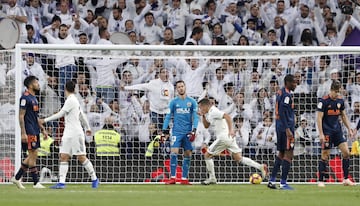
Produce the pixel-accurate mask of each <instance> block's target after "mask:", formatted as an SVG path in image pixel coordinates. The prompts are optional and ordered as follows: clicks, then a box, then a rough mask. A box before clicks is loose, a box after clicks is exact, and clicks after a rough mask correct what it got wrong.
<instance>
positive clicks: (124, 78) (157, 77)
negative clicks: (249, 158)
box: [0, 0, 360, 154]
mask: <svg viewBox="0 0 360 206" xmlns="http://www.w3.org/2000/svg"><path fill="white" fill-rule="evenodd" d="M1 2H2V3H1V6H0V8H1V13H0V15H1V16H6V17H7V18H11V19H13V20H15V21H16V22H17V23H18V24H19V26H20V31H21V32H20V40H19V41H20V42H22V43H29V44H30V43H31V44H46V43H49V44H52V43H58V44H113V42H116V41H118V40H119V39H116V34H117V33H118V32H122V33H125V34H126V35H128V37H129V39H130V40H131V42H133V43H134V44H160V45H229V46H231V45H263V46H280V45H281V46H340V45H342V43H343V42H344V40H345V38H346V37H347V36H348V35H350V34H351V32H352V31H353V30H354V29H355V28H357V29H360V23H359V22H360V6H359V4H355V3H353V2H351V1H345V0H238V1H236V0H194V1H192V0H188V1H183V0H182V1H180V0H162V1H161V0H148V1H146V0H88V1H87V0H74V1H70V0H61V1H55V0H43V1H39V0H28V1H27V0H1ZM357 2H358V3H360V1H359V0H358V1H357ZM111 37H113V38H111ZM110 39H111V40H112V41H110ZM119 41H121V39H120V40H119ZM139 55H140V54H139ZM0 64H1V62H0ZM1 65H2V64H1ZM1 65H0V69H1V70H0V71H1V73H4V75H1V77H0V86H1V92H0V93H1V95H4V98H1V101H3V102H1V107H2V110H6V108H7V107H8V106H7V105H8V102H6V99H8V97H6V96H7V95H9V94H11V93H12V94H13V91H12V90H11V89H10V88H8V87H6V85H7V84H8V83H7V81H9V79H11V78H14V77H15V71H14V69H13V68H6V66H5V67H4V68H3V67H2V66H1ZM5 74H6V75H5ZM22 74H23V77H26V76H28V75H30V74H32V75H35V76H37V77H38V78H39V81H40V86H41V94H40V104H41V106H40V108H41V115H42V116H49V115H51V114H54V113H55V112H57V111H58V110H59V109H60V108H61V105H62V104H63V102H64V99H63V97H64V95H63V87H64V84H65V82H66V81H67V80H69V79H73V80H74V81H75V82H76V95H77V97H78V99H79V100H80V103H81V106H82V109H83V111H85V112H86V114H87V117H88V119H89V122H90V125H91V127H92V130H93V132H96V131H99V130H101V129H102V128H103V127H104V125H106V126H108V125H109V124H111V125H112V126H113V127H114V128H115V130H116V131H117V132H118V133H121V141H122V142H123V143H124V144H125V145H126V148H128V149H129V150H127V151H126V152H128V153H134V152H139V151H140V150H136V151H135V150H134V148H138V147H139V146H141V148H145V147H146V146H147V145H148V144H149V142H150V141H151V140H152V139H153V138H155V137H156V135H157V134H159V133H160V130H161V128H162V121H163V117H164V115H165V114H166V112H167V109H168V108H167V106H168V103H169V101H170V99H171V98H173V97H174V95H175V94H174V88H173V85H174V83H175V82H176V81H177V80H184V81H185V83H186V86H187V94H188V95H189V96H191V97H193V98H195V99H196V100H199V99H201V98H203V97H205V96H207V97H209V98H210V99H211V100H212V101H213V104H216V105H217V106H218V108H219V109H221V110H223V111H225V112H227V113H228V114H230V115H231V117H232V118H233V119H234V124H235V128H236V138H237V141H238V144H239V145H240V146H248V145H254V148H255V149H252V150H251V151H250V152H252V153H254V154H259V153H266V154H272V153H274V152H275V143H276V133H275V129H274V118H273V117H274V114H273V111H274V109H273V108H274V103H275V96H276V91H277V90H278V89H279V87H280V86H281V85H283V78H284V76H285V75H286V74H294V75H295V77H296V79H297V80H298V86H297V88H296V90H295V91H294V95H297V97H299V101H298V103H300V104H304V102H302V101H303V100H304V101H305V100H306V98H308V97H310V98H311V97H315V98H314V99H315V101H312V102H307V104H308V105H309V106H310V107H309V108H307V107H306V108H299V109H298V110H297V117H298V128H297V130H296V139H297V143H298V146H299V147H298V148H299V151H297V152H298V154H302V153H307V154H313V153H317V151H316V149H313V148H312V147H313V146H316V137H317V132H316V130H315V111H316V109H314V108H313V104H315V108H316V103H317V99H318V98H321V97H322V96H324V95H326V94H327V93H328V91H329V90H330V84H331V81H332V80H334V79H337V80H340V81H341V82H342V83H343V87H344V89H343V90H342V93H343V95H344V96H345V99H346V103H347V112H348V114H349V116H350V119H351V122H352V123H353V124H354V127H355V126H356V124H357V122H358V121H359V118H360V98H359V97H360V61H359V58H357V57H354V56H352V57H349V58H347V59H346V58H338V56H329V55H321V56H313V57H299V58H293V59H281V58H280V57H278V58H274V59H271V60H261V59H260V60H251V59H246V58H244V59H241V58H239V59H221V60H210V61H209V60H204V59H202V58H201V57H199V58H198V59H180V60H177V61H175V60H172V59H165V58H164V59H142V58H141V59H140V58H139V59H137V58H132V59H125V58H123V59H114V58H109V57H107V56H106V55H104V56H103V57H97V58H87V57H74V56H71V55H69V56H61V55H57V56H53V55H48V56H46V57H44V56H43V55H38V54H34V53H29V54H27V55H26V57H25V58H24V62H23V72H22ZM3 77H4V78H3ZM5 77H6V78H5ZM2 78H3V79H2ZM5 97H6V98H5ZM314 99H313V100H314ZM5 107H6V108H5ZM2 123H5V122H3V121H2ZM5 125H7V123H5V124H4V126H2V128H7V126H5ZM13 125H15V124H13ZM51 125H52V127H53V128H57V127H58V125H59V122H53V123H51ZM2 132H3V131H2ZM57 133H59V131H58V130H56V129H54V130H53V132H52V135H51V136H53V137H57V136H59V134H57ZM213 136H214V135H213V131H212V129H211V128H210V129H209V130H207V129H205V128H203V127H202V124H199V126H198V129H197V138H196V141H195V147H196V150H197V152H200V151H201V148H203V147H205V146H206V145H208V144H209V142H210V141H211V139H212V137H213ZM87 141H88V142H89V143H90V142H92V141H93V137H87ZM165 150H166V148H165ZM141 152H142V153H145V151H144V150H143V149H142V150H141Z"/></svg>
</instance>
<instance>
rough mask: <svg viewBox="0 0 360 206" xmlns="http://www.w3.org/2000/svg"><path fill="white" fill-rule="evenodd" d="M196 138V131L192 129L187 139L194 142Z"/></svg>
mask: <svg viewBox="0 0 360 206" xmlns="http://www.w3.org/2000/svg"><path fill="white" fill-rule="evenodd" d="M195 137H196V129H195V128H194V129H193V130H192V131H191V132H190V133H189V134H188V138H189V141H190V142H193V141H194V140H195Z"/></svg>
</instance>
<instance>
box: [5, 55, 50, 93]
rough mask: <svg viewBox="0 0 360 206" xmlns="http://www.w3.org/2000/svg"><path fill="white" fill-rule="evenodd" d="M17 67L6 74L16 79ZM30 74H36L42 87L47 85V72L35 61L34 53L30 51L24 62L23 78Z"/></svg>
mask: <svg viewBox="0 0 360 206" xmlns="http://www.w3.org/2000/svg"><path fill="white" fill-rule="evenodd" d="M15 69H16V68H14V69H11V70H9V71H8V72H7V74H6V76H8V77H11V78H13V79H15V72H16V71H15ZM28 76H36V77H37V78H38V81H39V85H40V89H41V90H43V89H44V88H45V85H46V74H45V72H44V70H43V68H42V67H41V65H40V64H39V63H37V62H35V57H34V53H28V54H27V55H26V59H25V61H23V62H22V79H25V78H26V77H28Z"/></svg>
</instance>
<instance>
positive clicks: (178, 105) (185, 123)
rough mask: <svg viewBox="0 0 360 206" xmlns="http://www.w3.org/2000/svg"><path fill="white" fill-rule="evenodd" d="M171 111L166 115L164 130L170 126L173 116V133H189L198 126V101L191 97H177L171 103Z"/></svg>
mask: <svg viewBox="0 0 360 206" xmlns="http://www.w3.org/2000/svg"><path fill="white" fill-rule="evenodd" d="M169 108H170V112H169V113H168V114H167V115H166V117H165V122H164V125H163V130H166V129H167V128H168V126H169V122H170V120H171V118H173V127H172V134H173V135H174V134H177V135H181V134H188V133H189V132H190V131H191V130H192V129H193V128H195V129H196V128H197V125H198V122H199V117H198V115H197V109H198V106H197V103H196V101H195V100H194V99H193V98H191V97H186V98H185V99H181V98H179V97H175V98H174V99H173V100H171V101H170V104H169Z"/></svg>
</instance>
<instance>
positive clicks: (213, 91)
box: [208, 67, 226, 102]
mask: <svg viewBox="0 0 360 206" xmlns="http://www.w3.org/2000/svg"><path fill="white" fill-rule="evenodd" d="M225 83H226V82H225V80H224V70H223V69H222V68H221V67H219V68H217V69H215V78H214V79H211V80H210V89H209V91H208V92H209V96H212V97H214V98H215V99H216V101H218V102H219V101H220V98H221V97H222V96H224V95H225V90H224V84H225Z"/></svg>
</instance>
